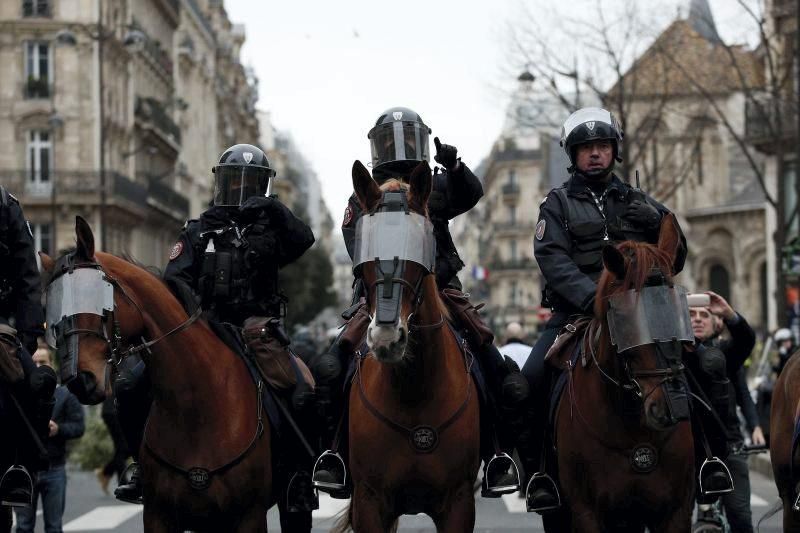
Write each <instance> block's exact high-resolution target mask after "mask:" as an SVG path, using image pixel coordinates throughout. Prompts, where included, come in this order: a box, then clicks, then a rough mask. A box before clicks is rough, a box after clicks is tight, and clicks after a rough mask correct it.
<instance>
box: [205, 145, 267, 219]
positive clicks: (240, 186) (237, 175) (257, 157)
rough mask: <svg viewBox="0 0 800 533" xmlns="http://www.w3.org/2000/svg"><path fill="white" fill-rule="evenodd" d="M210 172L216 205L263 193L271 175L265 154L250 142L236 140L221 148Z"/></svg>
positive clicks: (265, 193) (243, 199) (228, 204)
mask: <svg viewBox="0 0 800 533" xmlns="http://www.w3.org/2000/svg"><path fill="white" fill-rule="evenodd" d="M211 172H213V173H214V200H213V203H214V205H218V206H239V205H242V204H243V203H244V201H245V200H247V199H248V198H251V197H253V196H266V195H267V194H269V189H270V180H271V179H272V178H273V177H275V171H274V170H273V169H272V168H271V167H270V166H269V161H268V160H267V156H266V155H265V154H264V152H263V151H262V150H261V149H260V148H258V147H256V146H253V145H252V144H236V145H234V146H231V147H230V148H228V149H227V150H225V152H223V153H222V155H221V156H220V158H219V163H217V166H215V167H214V168H212V169H211Z"/></svg>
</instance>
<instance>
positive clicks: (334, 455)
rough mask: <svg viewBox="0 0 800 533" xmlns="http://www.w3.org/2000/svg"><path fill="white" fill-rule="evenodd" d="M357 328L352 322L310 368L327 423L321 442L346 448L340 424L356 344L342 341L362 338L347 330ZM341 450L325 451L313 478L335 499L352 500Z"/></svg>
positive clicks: (317, 464)
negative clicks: (345, 385) (334, 443)
mask: <svg viewBox="0 0 800 533" xmlns="http://www.w3.org/2000/svg"><path fill="white" fill-rule="evenodd" d="M367 325H368V324H367ZM354 326H355V324H353V323H352V322H351V323H348V324H347V326H345V330H344V331H342V333H340V334H339V336H338V337H337V338H336V339H335V340H334V341H333V343H332V344H331V346H330V348H329V349H328V351H327V352H325V353H323V354H322V355H320V356H319V357H318V358H317V360H316V361H314V363H313V365H312V368H311V371H312V373H313V374H314V378H315V380H316V382H317V389H316V402H317V412H318V414H319V418H320V419H321V420H323V421H324V423H323V439H322V440H323V441H324V442H326V443H331V442H334V439H338V440H339V442H340V443H343V444H345V445H346V440H347V427H346V426H342V424H341V420H342V417H343V413H344V412H345V411H346V409H347V398H346V395H345V394H344V390H345V387H344V383H343V381H344V377H345V376H344V374H345V372H347V369H348V368H349V366H350V361H351V359H352V357H353V352H352V351H351V350H349V349H346V348H349V347H351V346H353V345H354V343H353V342H352V340H345V341H343V338H351V339H352V338H355V337H359V336H361V335H362V334H360V333H358V332H350V333H348V331H347V330H348V329H349V328H351V327H354ZM337 431H338V433H339V434H338V435H337V434H336V433H337ZM342 447H343V446H341V444H340V445H339V446H338V448H339V449H336V450H332V449H326V450H325V452H323V453H322V455H320V456H319V458H318V459H317V461H316V464H315V465H314V471H313V475H312V480H313V484H314V487H315V488H317V489H319V490H321V491H323V492H327V493H329V494H331V495H332V496H333V497H334V498H349V497H350V489H349V476H348V475H347V466H346V459H345V458H346V454H344V453H342V452H343V450H342V449H341V448H342ZM344 447H346V446H344Z"/></svg>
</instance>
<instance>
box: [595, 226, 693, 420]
mask: <svg viewBox="0 0 800 533" xmlns="http://www.w3.org/2000/svg"><path fill="white" fill-rule="evenodd" d="M679 242H680V233H679V230H678V227H677V223H676V222H675V218H674V216H673V215H671V214H670V215H666V216H665V217H664V218H663V220H662V223H661V228H660V233H659V239H658V244H657V245H655V246H654V245H651V244H647V243H641V242H634V241H625V242H622V243H620V244H619V245H618V246H616V247H614V246H606V247H605V248H604V249H603V265H604V267H605V268H604V271H603V273H602V275H601V277H600V281H599V283H598V289H597V297H596V299H595V316H596V318H598V319H601V320H603V321H604V322H605V323H606V324H607V325H608V327H607V328H603V329H604V331H603V338H604V341H603V342H601V343H600V347H599V350H598V353H599V355H598V360H599V362H600V364H603V363H604V362H605V363H606V365H607V368H612V369H613V370H611V371H610V372H609V373H610V374H611V376H606V377H607V378H608V379H609V380H610V381H611V382H613V383H614V384H616V385H618V386H619V387H621V388H622V389H623V390H627V391H628V392H631V393H633V394H634V396H635V397H638V399H639V400H640V401H641V403H642V410H641V414H642V416H643V419H642V424H643V425H645V426H646V427H649V428H650V429H653V430H656V431H663V430H666V429H669V428H671V427H673V426H674V425H675V424H677V423H678V422H679V421H680V420H682V419H685V417H686V415H687V413H688V406H687V404H686V402H687V400H686V396H685V391H682V392H680V391H681V389H680V387H677V390H678V391H679V392H677V393H673V394H672V395H671V394H670V393H669V391H668V390H667V389H668V387H669V386H670V384H672V383H674V382H676V381H680V380H682V379H683V364H682V362H681V357H682V352H683V346H682V343H686V342H691V341H692V340H693V335H692V334H691V327H690V322H688V307H687V305H686V298H685V292H683V290H682V289H681V288H680V287H675V286H674V285H673V283H672V276H673V266H672V265H673V264H674V261H675V256H676V254H677V250H678V246H679ZM684 315H686V316H684ZM612 345H613V346H612ZM601 370H602V369H601ZM673 389H675V387H673Z"/></svg>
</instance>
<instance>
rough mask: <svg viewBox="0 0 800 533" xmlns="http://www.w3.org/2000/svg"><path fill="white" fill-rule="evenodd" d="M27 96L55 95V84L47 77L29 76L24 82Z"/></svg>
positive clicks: (32, 97)
mask: <svg viewBox="0 0 800 533" xmlns="http://www.w3.org/2000/svg"><path fill="white" fill-rule="evenodd" d="M22 89H23V93H24V94H25V98H28V99H34V98H50V97H51V96H52V95H53V86H52V85H50V82H49V81H48V80H47V79H46V78H28V81H27V82H25V83H24V84H23V87H22Z"/></svg>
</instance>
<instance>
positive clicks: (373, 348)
mask: <svg viewBox="0 0 800 533" xmlns="http://www.w3.org/2000/svg"><path fill="white" fill-rule="evenodd" d="M407 332H408V328H407V327H406V324H405V319H401V320H400V322H399V323H398V324H397V325H393V326H384V325H378V324H377V323H376V322H375V317H374V316H373V317H372V322H370V324H369V328H368V329H367V347H368V348H369V350H370V352H372V353H373V354H374V355H375V358H376V359H377V360H378V361H380V362H381V363H399V362H400V361H401V360H402V359H403V356H404V355H405V351H406V341H407V340H408V334H407Z"/></svg>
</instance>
